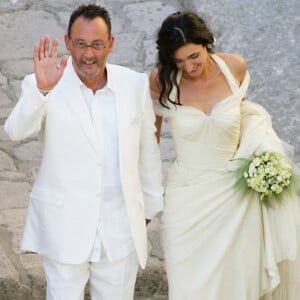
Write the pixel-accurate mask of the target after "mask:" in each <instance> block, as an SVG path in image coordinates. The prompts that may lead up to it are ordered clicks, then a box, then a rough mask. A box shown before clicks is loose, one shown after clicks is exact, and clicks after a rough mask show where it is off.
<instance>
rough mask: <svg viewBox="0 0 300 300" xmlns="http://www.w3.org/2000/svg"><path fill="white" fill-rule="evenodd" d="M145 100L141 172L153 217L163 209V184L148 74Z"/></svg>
mask: <svg viewBox="0 0 300 300" xmlns="http://www.w3.org/2000/svg"><path fill="white" fill-rule="evenodd" d="M143 102H144V110H143V120H142V130H141V142H140V157H139V173H140V180H141V184H142V190H143V194H144V203H145V216H146V218H147V219H152V218H153V217H154V216H155V215H156V214H157V213H158V212H159V211H161V210H162V209H163V186H162V163H161V158H160V150H159V145H158V144H157V141H156V137H155V131H156V127H155V115H154V111H153V106H152V100H151V96H150V90H149V83H148V78H147V76H146V75H145V89H144V99H143Z"/></svg>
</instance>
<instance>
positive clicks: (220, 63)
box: [211, 54, 239, 93]
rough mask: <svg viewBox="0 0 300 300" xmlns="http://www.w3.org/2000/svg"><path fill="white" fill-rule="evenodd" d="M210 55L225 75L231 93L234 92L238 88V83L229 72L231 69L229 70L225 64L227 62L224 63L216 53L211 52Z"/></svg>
mask: <svg viewBox="0 0 300 300" xmlns="http://www.w3.org/2000/svg"><path fill="white" fill-rule="evenodd" d="M211 57H212V59H213V60H214V61H215V62H216V63H217V65H218V66H219V68H220V70H221V71H222V73H223V74H224V76H225V77H226V79H227V82H228V84H229V86H230V89H231V91H232V92H233V93H234V92H236V91H237V90H238V89H239V84H238V82H237V80H236V79H235V77H234V76H233V74H232V73H231V71H230V69H229V67H228V66H227V64H226V63H225V61H224V60H223V59H222V58H221V57H219V56H218V55H216V54H212V55H211Z"/></svg>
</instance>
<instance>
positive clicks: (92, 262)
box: [5, 5, 163, 300]
mask: <svg viewBox="0 0 300 300" xmlns="http://www.w3.org/2000/svg"><path fill="white" fill-rule="evenodd" d="M65 44H66V48H67V50H69V52H70V53H71V56H70V57H69V58H68V57H67V56H64V57H62V59H61V61H60V65H57V52H58V51H57V49H58V40H56V39H55V40H54V41H53V46H52V48H51V47H50V38H49V37H48V36H45V37H42V38H41V39H40V43H39V45H38V46H35V48H34V73H35V74H31V75H29V76H26V77H25V79H24V81H23V84H22V95H21V98H20V100H19V102H18V103H17V105H16V107H15V108H14V110H13V111H12V113H11V115H10V116H9V117H8V119H7V121H6V123H5V129H6V132H7V133H8V135H9V136H10V138H11V139H13V140H20V139H24V138H26V137H28V136H30V135H32V134H35V133H38V132H39V133H40V135H41V139H42V142H43V156H42V162H41V167H40V170H39V173H38V175H37V178H36V181H35V184H34V186H33V189H32V192H31V196H30V202H29V208H28V215H27V220H26V225H25V232H24V237H23V242H22V249H23V250H29V251H34V252H37V253H39V254H41V255H42V256H43V265H44V270H45V274H46V280H47V299H48V300H49V299H51V300H61V299H63V300H77V299H78V300H79V299H83V297H84V287H85V285H86V282H87V281H88V279H89V280H90V292H91V297H92V299H97V300H100V299H104V300H118V299H133V294H134V284H135V280H136V274H137V269H138V262H139V264H140V266H141V267H145V264H146V259H147V236H146V222H145V218H146V219H147V221H149V220H150V219H151V218H152V217H153V216H154V215H155V214H156V213H157V212H159V211H160V210H162V208H163V201H162V193H163V189H162V185H161V183H162V182H161V181H162V178H161V165H160V156H159V148H158V145H157V143H156V140H155V126H154V119H155V117H154V113H153V109H152V105H151V99H150V96H149V88H148V78H147V76H146V74H140V73H137V72H134V71H132V70H129V69H127V68H125V67H121V66H117V65H111V64H108V63H107V62H106V61H107V57H108V56H109V54H110V53H111V51H112V49H113V45H114V37H113V36H112V35H111V23H110V18H109V15H108V13H107V11H106V10H105V9H104V8H103V7H100V6H97V5H83V6H80V7H79V8H78V9H76V10H75V11H74V12H73V13H72V15H71V17H70V21H69V26H68V33H67V34H66V36H65ZM50 48H51V49H50Z"/></svg>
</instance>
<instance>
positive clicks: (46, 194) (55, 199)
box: [30, 186, 64, 206]
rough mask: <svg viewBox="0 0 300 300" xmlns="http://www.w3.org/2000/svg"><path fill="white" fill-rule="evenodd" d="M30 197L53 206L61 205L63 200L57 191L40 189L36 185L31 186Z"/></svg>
mask: <svg viewBox="0 0 300 300" xmlns="http://www.w3.org/2000/svg"><path fill="white" fill-rule="evenodd" d="M30 198H31V199H34V200H38V201H41V202H45V203H48V204H52V205H55V206H62V205H63V202H64V201H63V200H64V197H63V195H61V194H59V193H57V192H54V191H51V190H47V189H42V188H39V187H36V186H34V187H33V189H32V191H31V194H30Z"/></svg>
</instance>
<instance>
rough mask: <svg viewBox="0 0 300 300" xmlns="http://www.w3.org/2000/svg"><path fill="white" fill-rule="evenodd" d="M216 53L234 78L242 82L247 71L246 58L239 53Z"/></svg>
mask: <svg viewBox="0 0 300 300" xmlns="http://www.w3.org/2000/svg"><path fill="white" fill-rule="evenodd" d="M217 55H218V56H219V57H221V58H222V59H223V60H224V61H225V63H226V64H227V66H228V67H229V69H230V71H231V72H232V74H233V75H234V77H235V78H236V80H237V81H238V82H239V83H242V81H243V80H244V77H245V74H246V71H247V63H246V60H245V59H244V58H243V57H242V56H241V55H239V54H232V53H217Z"/></svg>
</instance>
